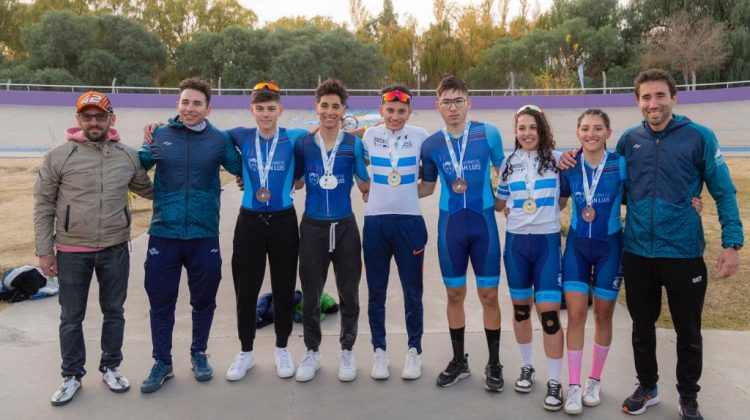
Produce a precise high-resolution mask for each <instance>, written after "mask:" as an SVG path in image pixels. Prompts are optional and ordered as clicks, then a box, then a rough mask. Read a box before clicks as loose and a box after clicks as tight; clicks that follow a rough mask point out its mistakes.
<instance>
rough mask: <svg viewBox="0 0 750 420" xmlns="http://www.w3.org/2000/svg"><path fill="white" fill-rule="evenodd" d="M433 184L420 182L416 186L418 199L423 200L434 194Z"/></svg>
mask: <svg viewBox="0 0 750 420" xmlns="http://www.w3.org/2000/svg"><path fill="white" fill-rule="evenodd" d="M435 184H437V183H436V182H427V181H425V180H422V181H421V182H420V183H419V184H417V192H418V193H419V198H424V197H427V196H430V195H432V193H434V192H435Z"/></svg>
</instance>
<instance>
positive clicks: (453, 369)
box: [436, 354, 471, 387]
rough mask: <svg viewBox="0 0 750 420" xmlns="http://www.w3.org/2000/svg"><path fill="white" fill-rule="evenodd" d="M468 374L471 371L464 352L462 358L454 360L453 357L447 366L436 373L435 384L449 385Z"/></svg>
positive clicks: (467, 357)
mask: <svg viewBox="0 0 750 420" xmlns="http://www.w3.org/2000/svg"><path fill="white" fill-rule="evenodd" d="M469 375H471V371H470V370H469V355H468V354H466V355H464V360H456V358H455V357H454V358H453V359H451V361H450V363H448V367H447V368H445V370H444V371H442V372H440V375H438V377H437V381H436V383H437V386H442V387H446V386H451V385H453V384H455V383H456V382H458V381H459V380H460V379H463V378H466V377H467V376H469Z"/></svg>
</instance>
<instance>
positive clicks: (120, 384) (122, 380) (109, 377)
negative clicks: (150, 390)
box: [102, 368, 130, 394]
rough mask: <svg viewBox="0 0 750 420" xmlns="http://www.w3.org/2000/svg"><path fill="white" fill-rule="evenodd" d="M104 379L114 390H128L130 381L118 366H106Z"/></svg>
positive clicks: (117, 391) (119, 391)
mask: <svg viewBox="0 0 750 420" xmlns="http://www.w3.org/2000/svg"><path fill="white" fill-rule="evenodd" d="M102 381H104V383H105V384H107V386H108V387H109V389H110V390H111V391H112V392H116V393H118V394H119V393H121V392H128V390H129V389H130V381H128V378H126V377H124V376H123V375H122V373H120V371H119V370H117V368H106V369H105V370H104V373H103V374H102Z"/></svg>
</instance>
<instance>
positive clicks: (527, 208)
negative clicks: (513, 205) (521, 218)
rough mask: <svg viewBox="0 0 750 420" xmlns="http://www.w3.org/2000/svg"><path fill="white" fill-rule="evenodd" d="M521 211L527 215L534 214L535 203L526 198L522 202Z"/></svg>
mask: <svg viewBox="0 0 750 420" xmlns="http://www.w3.org/2000/svg"><path fill="white" fill-rule="evenodd" d="M523 211H524V212H525V213H528V214H534V213H536V201H534V200H532V199H530V198H527V199H526V200H524V202H523Z"/></svg>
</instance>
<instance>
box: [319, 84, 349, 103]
mask: <svg viewBox="0 0 750 420" xmlns="http://www.w3.org/2000/svg"><path fill="white" fill-rule="evenodd" d="M325 95H337V96H338V97H339V99H341V105H346V100H347V99H348V98H349V92H347V91H346V86H344V83H343V82H342V81H341V80H339V79H334V78H332V77H330V78H328V79H326V80H324V81H323V82H321V83H320V84H319V85H318V87H317V88H316V89H315V102H320V98H322V97H323V96H325Z"/></svg>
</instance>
